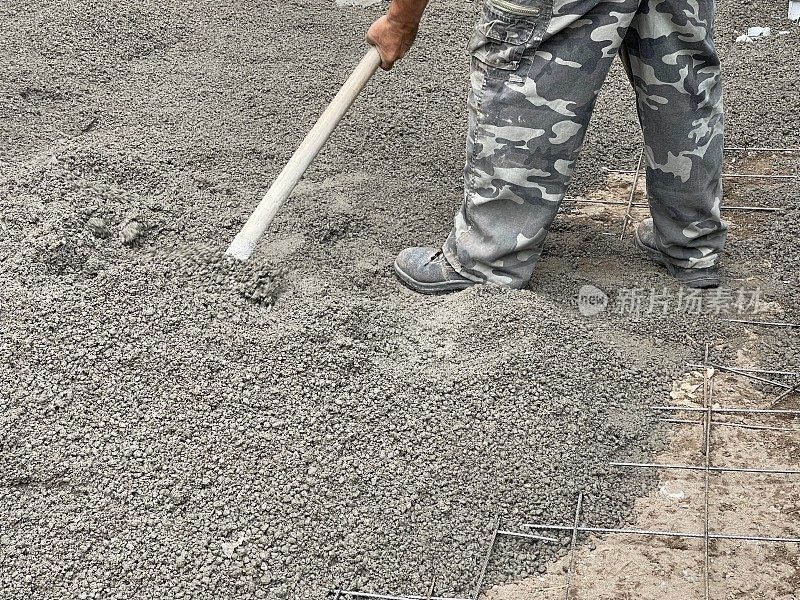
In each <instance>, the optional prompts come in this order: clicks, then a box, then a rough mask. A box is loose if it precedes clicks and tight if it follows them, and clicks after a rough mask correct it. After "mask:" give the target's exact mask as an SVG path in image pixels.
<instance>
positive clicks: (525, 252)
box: [367, 0, 727, 293]
mask: <svg viewBox="0 0 800 600" xmlns="http://www.w3.org/2000/svg"><path fill="white" fill-rule="evenodd" d="M426 5H427V0H393V2H392V3H391V5H390V7H389V11H388V14H387V15H386V16H384V17H382V18H380V19H379V20H378V21H376V22H375V23H374V24H373V25H372V27H371V28H370V29H369V32H368V33H367V41H368V42H369V43H371V44H372V45H374V46H376V47H377V49H378V50H379V52H380V55H381V59H382V67H383V68H384V69H390V68H392V66H393V65H394V63H395V62H396V61H397V60H399V59H401V58H403V56H405V54H406V53H407V52H408V50H409V49H410V48H411V45H412V44H413V43H414V39H415V37H416V34H417V30H418V27H419V22H420V19H421V18H422V14H423V12H424V10H425V6H426ZM714 12H715V2H714V1H713V0H485V4H484V6H483V8H482V12H481V16H480V18H479V21H478V24H477V27H476V28H475V32H474V35H473V37H472V40H471V42H470V46H469V51H470V53H471V55H472V61H471V76H470V90H469V102H468V103H469V130H468V135H467V159H466V167H465V170H464V199H463V202H462V204H461V207H460V209H459V210H458V212H457V213H456V216H455V223H454V226H453V230H452V232H451V233H450V235H449V237H448V238H447V240H446V241H445V243H444V245H443V246H442V247H441V248H440V249H439V248H426V247H420V248H407V249H406V250H403V251H402V252H401V253H400V254H399V255H398V257H397V260H396V261H395V270H396V271H397V274H398V276H399V277H400V279H401V280H402V281H403V282H404V283H405V284H406V285H408V286H409V287H411V288H412V289H414V290H416V291H418V292H423V293H440V292H449V291H455V290H461V289H464V288H466V287H469V286H472V285H475V284H480V283H495V284H500V285H505V286H509V287H512V288H523V287H525V286H527V285H528V281H529V280H530V278H531V275H532V274H533V271H534V269H535V267H536V263H537V261H538V260H539V257H540V256H541V252H542V247H543V244H544V241H545V237H546V236H547V232H548V230H549V228H550V224H551V223H552V222H553V219H554V218H555V216H556V212H557V211H558V207H559V204H560V203H561V201H562V199H563V198H564V195H565V193H566V189H567V185H568V183H569V180H570V177H571V176H572V171H573V169H574V167H575V161H576V159H577V157H578V153H579V151H580V148H581V146H582V144H583V140H584V136H585V133H586V128H587V125H588V123H589V117H590V116H591V113H592V109H593V108H594V105H595V101H596V99H597V95H598V93H599V91H600V87H601V86H602V84H603V81H604V80H605V78H606V75H607V74H608V71H609V69H610V68H611V64H612V61H613V59H614V56H616V55H617V53H619V54H620V56H621V58H622V61H623V63H624V65H625V68H626V69H627V71H628V75H629V77H630V80H631V82H632V84H633V87H634V89H635V91H636V98H637V108H638V113H639V120H640V122H641V126H642V130H643V133H644V141H645V154H644V161H645V164H646V167H647V192H648V197H649V201H650V209H651V213H652V219H647V220H645V221H644V222H643V223H641V224H640V225H639V227H638V228H637V230H636V232H635V237H634V240H635V244H636V245H637V246H638V247H639V248H640V249H642V250H644V251H645V252H646V253H647V254H648V255H649V256H650V258H652V259H653V260H654V261H656V262H658V263H660V264H662V265H664V266H665V267H666V268H667V269H668V270H669V272H670V273H671V274H672V275H673V276H674V277H676V278H677V279H678V280H679V281H681V282H682V283H683V284H684V285H687V286H690V287H695V288H705V287H716V286H718V285H719V279H720V277H719V270H718V264H719V260H720V256H721V254H722V249H723V246H724V244H725V238H726V235H727V226H726V224H725V223H724V222H723V221H722V219H721V218H720V203H721V201H722V185H721V175H722V151H723V108H722V80H721V75H720V62H719V58H718V56H717V52H716V49H715V47H714V42H713V39H712V34H713V29H714Z"/></svg>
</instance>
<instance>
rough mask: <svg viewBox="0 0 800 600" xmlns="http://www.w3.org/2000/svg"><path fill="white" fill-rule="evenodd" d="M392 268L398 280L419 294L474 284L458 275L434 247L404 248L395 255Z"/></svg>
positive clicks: (443, 291)
mask: <svg viewBox="0 0 800 600" xmlns="http://www.w3.org/2000/svg"><path fill="white" fill-rule="evenodd" d="M394 270H395V272H396V273H397V276H398V277H399V278H400V281H402V282H403V283H405V284H406V285H407V286H408V287H410V288H411V289H412V290H414V291H415V292H419V293H420V294H441V293H445V292H457V291H458V290H463V289H465V288H468V287H470V286H473V285H475V282H474V281H472V280H471V279H467V278H466V277H462V276H461V275H459V274H458V272H457V271H456V270H455V269H454V268H453V267H451V266H450V263H449V262H447V259H446V258H445V257H444V255H443V254H442V251H441V250H437V249H436V248H406V249H405V250H403V251H402V252H401V253H400V254H398V255H397V259H395V261H394Z"/></svg>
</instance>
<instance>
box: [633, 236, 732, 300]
mask: <svg viewBox="0 0 800 600" xmlns="http://www.w3.org/2000/svg"><path fill="white" fill-rule="evenodd" d="M633 244H634V246H636V247H637V248H638V249H639V250H642V251H643V252H644V253H645V254H647V256H648V257H649V258H650V260H652V261H653V262H655V263H658V264H659V265H661V266H662V267H666V268H667V271H669V274H670V275H672V276H673V277H674V278H675V279H677V280H678V281H680V282H681V283H683V284H684V285H686V287H690V288H695V289H706V288H715V287H719V284H720V276H719V275H709V274H708V273H702V274H693V273H692V271H693V270H694V269H680V270H678V268H677V267H675V265H673V264H671V263H669V262H668V261H667V260H666V259H665V258H664V254H663V253H662V252H661V251H660V250H657V249H656V248H651V247H650V246H648V245H647V244H645V243H644V242H643V241H642V240H641V238H640V237H639V231H638V230H634V234H633Z"/></svg>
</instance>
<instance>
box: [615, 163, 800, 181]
mask: <svg viewBox="0 0 800 600" xmlns="http://www.w3.org/2000/svg"><path fill="white" fill-rule="evenodd" d="M605 171H606V172H607V173H616V174H618V175H642V171H641V165H640V166H639V171H631V170H629V169H605ZM722 178H723V179H797V178H798V175H762V174H759V173H723V174H722ZM637 179H638V177H637Z"/></svg>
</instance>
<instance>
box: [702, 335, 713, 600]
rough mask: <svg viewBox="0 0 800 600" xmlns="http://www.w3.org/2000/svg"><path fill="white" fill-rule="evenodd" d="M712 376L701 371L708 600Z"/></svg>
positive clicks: (706, 586)
mask: <svg viewBox="0 0 800 600" xmlns="http://www.w3.org/2000/svg"><path fill="white" fill-rule="evenodd" d="M705 362H706V363H707V362H708V344H706V356H705ZM713 381H714V380H713V378H711V377H709V370H708V369H705V370H704V371H703V406H704V407H705V409H706V413H705V415H706V418H705V431H704V443H703V467H704V468H703V558H704V567H703V595H704V599H705V600H709V585H710V584H709V582H710V579H711V553H710V551H709V537H708V534H709V531H710V529H711V527H710V525H709V518H710V517H709V513H710V509H709V489H710V486H709V478H710V477H709V470H710V467H711V426H712V423H713V422H712V420H711V417H712V413H711V395H712V393H713V389H712V386H713Z"/></svg>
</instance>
